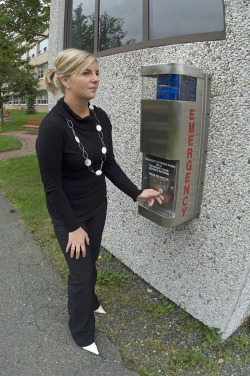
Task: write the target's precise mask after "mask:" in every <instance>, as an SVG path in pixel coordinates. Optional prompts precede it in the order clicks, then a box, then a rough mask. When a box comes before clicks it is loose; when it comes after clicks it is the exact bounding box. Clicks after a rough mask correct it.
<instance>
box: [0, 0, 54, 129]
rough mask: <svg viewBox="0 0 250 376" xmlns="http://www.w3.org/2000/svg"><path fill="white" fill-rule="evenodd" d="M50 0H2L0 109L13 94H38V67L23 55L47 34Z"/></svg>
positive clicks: (0, 16)
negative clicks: (23, 58)
mask: <svg viewBox="0 0 250 376" xmlns="http://www.w3.org/2000/svg"><path fill="white" fill-rule="evenodd" d="M49 11H50V0H18V1H17V0H0V51H1V54H0V110H1V123H3V122H4V117H3V105H4V103H5V102H7V101H8V100H9V99H10V98H11V97H12V96H14V97H24V96H27V95H31V96H32V95H33V96H34V95H35V94H36V90H37V84H38V78H37V75H36V73H35V67H34V66H33V67H32V66H30V65H29V64H28V63H29V62H28V61H23V60H22V59H21V56H22V55H23V54H24V53H25V51H26V50H28V49H29V48H30V47H32V45H34V43H36V42H37V41H38V40H39V39H40V38H41V37H43V36H44V35H45V31H46V30H47V29H48V25H49Z"/></svg>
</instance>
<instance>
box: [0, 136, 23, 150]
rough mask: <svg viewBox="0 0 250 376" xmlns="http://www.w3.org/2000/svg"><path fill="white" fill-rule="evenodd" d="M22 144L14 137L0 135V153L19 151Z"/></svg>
mask: <svg viewBox="0 0 250 376" xmlns="http://www.w3.org/2000/svg"><path fill="white" fill-rule="evenodd" d="M21 147H22V143H21V142H20V141H19V140H18V139H17V138H15V137H9V136H1V134H0V153H1V152H3V151H10V150H18V149H21Z"/></svg>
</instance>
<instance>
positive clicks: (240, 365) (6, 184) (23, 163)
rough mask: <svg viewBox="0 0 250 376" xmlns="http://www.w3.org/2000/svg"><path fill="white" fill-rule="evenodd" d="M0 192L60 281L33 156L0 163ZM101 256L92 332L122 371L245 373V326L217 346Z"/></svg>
mask: <svg viewBox="0 0 250 376" xmlns="http://www.w3.org/2000/svg"><path fill="white" fill-rule="evenodd" d="M0 190H1V191H2V192H3V193H4V194H5V195H6V197H7V198H8V200H9V201H10V202H11V203H12V205H13V206H14V207H15V208H16V209H17V211H18V212H19V214H20V215H21V217H22V219H23V220H24V221H25V223H26V225H27V227H28V228H29V230H30V231H31V232H32V233H33V235H34V238H35V239H36V241H37V242H38V244H40V245H41V246H42V247H43V249H44V251H45V252H46V254H47V255H48V257H49V258H50V259H51V261H52V262H53V263H54V264H55V265H56V267H57V268H58V270H59V271H60V273H61V275H62V277H63V278H64V280H65V282H66V276H67V267H66V263H65V261H64V258H63V256H62V254H61V251H60V249H59V246H58V244H57V240H56V238H55V235H54V231H53V228H52V225H51V223H50V219H49V216H48V213H47V209H46V205H45V200H44V193H43V187H42V184H41V180H40V175H39V171H38V163H37V159H36V157H35V156H29V157H23V158H15V159H10V160H5V161H0ZM101 254H102V257H101V258H100V259H99V261H98V269H99V275H98V285H97V289H98V295H99V296H100V299H101V301H102V302H104V307H105V308H106V307H107V308H108V309H107V310H108V313H107V314H106V315H100V316H102V317H97V318H96V321H97V328H98V329H99V330H101V331H102V332H103V333H105V334H106V335H107V336H108V337H109V338H110V339H111V340H112V341H113V342H114V343H116V345H117V346H118V347H119V348H120V351H121V354H122V357H123V360H124V362H125V364H126V365H127V367H129V368H131V369H133V370H135V371H136V372H137V373H138V374H139V375H141V376H156V375H164V376H165V375H168V376H196V375H207V376H229V375H230V376H231V375H234V376H242V375H248V374H250V373H248V371H249V369H250V351H249V349H250V335H249V323H248V324H247V323H246V324H245V325H243V326H242V327H241V328H240V329H238V330H237V332H236V333H235V334H234V335H232V336H231V337H230V338H229V339H228V340H226V341H222V340H221V339H220V338H219V336H218V333H217V330H216V329H214V328H208V327H206V326H205V325H203V324H202V323H200V322H199V321H197V320H195V319H194V318H193V317H191V316H190V315H189V314H187V313H186V312H184V311H183V310H182V309H180V308H179V307H177V306H176V305H175V304H173V303H172V302H170V301H169V300H168V299H167V298H166V297H164V296H162V295H161V294H160V293H159V292H157V291H156V290H154V289H153V288H152V287H151V286H149V285H147V284H146V283H145V282H144V281H143V280H142V279H141V278H140V277H138V276H137V275H136V274H134V273H133V272H132V271H131V270H129V269H128V268H126V266H124V265H123V264H122V263H121V262H119V260H117V259H115V257H113V256H112V255H111V254H110V253H108V252H107V251H105V250H102V253H101ZM65 286H66V283H65ZM247 367H249V368H247Z"/></svg>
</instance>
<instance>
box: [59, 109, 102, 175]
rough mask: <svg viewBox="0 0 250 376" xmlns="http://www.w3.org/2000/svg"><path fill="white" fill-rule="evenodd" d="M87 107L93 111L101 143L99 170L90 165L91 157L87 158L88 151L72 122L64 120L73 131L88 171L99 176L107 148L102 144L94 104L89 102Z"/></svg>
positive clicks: (100, 130) (100, 128) (100, 129)
mask: <svg viewBox="0 0 250 376" xmlns="http://www.w3.org/2000/svg"><path fill="white" fill-rule="evenodd" d="M89 109H90V110H91V111H93V113H94V115H95V119H96V122H97V124H96V130H97V133H98V136H99V138H100V140H101V143H102V150H101V152H102V156H101V164H100V169H99V170H96V171H94V170H93V167H92V161H91V159H89V156H88V153H87V151H86V150H85V148H84V146H83V145H82V143H81V141H80V139H79V137H77V135H76V132H75V129H74V124H73V123H72V121H71V120H69V119H67V118H66V122H67V125H68V127H69V128H70V129H71V131H72V133H73V136H74V138H75V140H76V142H77V144H78V146H79V148H80V149H81V151H82V155H83V158H84V160H85V161H84V163H85V165H86V166H87V167H88V169H89V171H91V172H93V174H95V175H97V176H100V175H102V167H103V163H104V162H105V160H106V153H107V148H106V146H105V144H104V139H103V133H102V127H101V125H100V120H99V119H98V117H97V116H96V113H95V110H94V106H93V105H92V104H90V105H89Z"/></svg>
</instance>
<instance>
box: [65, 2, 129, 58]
mask: <svg viewBox="0 0 250 376" xmlns="http://www.w3.org/2000/svg"><path fill="white" fill-rule="evenodd" d="M94 26H95V15H94V14H91V15H89V16H86V15H84V13H83V8H82V4H80V5H79V6H78V7H77V8H76V9H74V11H73V19H72V47H75V48H79V49H82V50H87V51H90V52H93V51H94ZM123 29H124V20H123V18H116V17H111V16H109V15H108V13H107V12H104V14H102V15H101V16H100V25H99V48H100V50H105V49H109V48H114V47H119V46H121V45H122V39H123V38H124V37H125V36H126V34H127V31H124V30H123Z"/></svg>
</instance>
